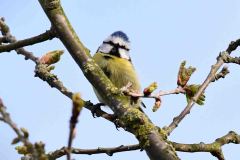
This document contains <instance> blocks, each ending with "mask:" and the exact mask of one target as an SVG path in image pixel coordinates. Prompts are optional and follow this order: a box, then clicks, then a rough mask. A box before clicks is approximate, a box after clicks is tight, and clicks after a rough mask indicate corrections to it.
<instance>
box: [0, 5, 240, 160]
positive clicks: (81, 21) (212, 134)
mask: <svg viewBox="0 0 240 160" xmlns="http://www.w3.org/2000/svg"><path fill="white" fill-rule="evenodd" d="M62 5H63V7H64V9H65V12H66V14H67V16H68V18H69V19H70V21H71V23H72V25H73V27H74V29H75V31H76V32H77V34H78V35H79V36H80V39H81V40H82V41H83V43H84V44H85V45H86V46H87V47H88V48H89V49H90V50H91V53H92V54H93V53H94V52H95V51H96V49H97V48H98V46H99V45H100V44H101V43H102V41H103V39H105V38H106V37H107V36H108V35H109V34H111V33H112V32H114V31H116V30H122V31H124V32H126V33H127V34H128V36H129V37H130V40H131V42H132V50H131V57H132V60H133V63H134V65H135V68H136V70H137V72H138V74H139V78H140V80H141V84H142V86H147V85H148V84H150V83H151V82H153V81H157V82H158V84H159V89H161V90H168V89H173V88H175V87H176V76H177V72H178V67H179V64H180V62H181V61H182V60H187V65H193V66H195V67H197V71H196V73H195V74H194V75H193V77H192V78H191V83H201V82H203V80H204V79H205V77H206V75H207V74H208V72H209V70H210V67H211V65H212V64H214V63H215V62H216V57H217V56H218V54H219V52H220V51H222V50H225V49H226V47H227V46H228V44H229V42H230V41H232V40H236V39H238V38H240V30H239V28H240V9H239V7H240V1H239V0H228V1H226V0H225V1H224V0H211V1H209V0H198V1H197V0H195V1H186V0H182V1H179V0H172V1H159V0H151V1H147V0H121V1H113V0H101V1H96V0H71V1H67V0H62ZM0 16H3V17H5V19H6V23H7V24H8V25H9V27H10V28H11V32H12V34H13V35H15V36H16V37H17V39H24V38H28V37H31V36H34V35H38V34H40V33H42V32H44V31H45V30H47V29H49V27H50V23H49V21H48V19H47V17H46V16H45V14H44V12H43V11H42V9H41V7H40V5H39V3H38V1H37V0H21V1H19V0H0ZM26 49H28V50H29V51H32V52H34V54H35V55H36V56H41V55H43V54H44V53H46V52H48V51H51V50H56V49H64V50H66V49H65V48H64V46H63V45H62V44H61V42H60V41H59V40H58V39H54V40H52V41H47V42H44V43H41V44H37V45H34V46H30V47H26ZM239 53H240V51H239V50H238V51H236V52H235V53H234V55H236V56H239V55H240V54H239ZM55 66H56V69H55V70H54V71H53V73H55V74H56V75H57V76H58V77H59V79H60V80H62V82H63V83H64V85H65V86H66V87H67V88H69V89H70V90H71V91H74V92H80V93H81V95H82V96H83V98H84V99H86V100H91V101H92V102H94V103H96V102H97V99H96V97H95V95H94V93H93V91H92V88H91V85H90V84H89V83H88V81H87V80H86V79H85V77H84V76H83V74H82V72H81V71H80V69H79V68H78V66H77V65H76V64H75V62H74V61H73V59H72V58H71V56H70V55H69V54H68V52H67V51H66V52H65V54H64V55H63V56H62V59H61V61H60V62H59V63H57V64H56V65H55ZM228 66H229V69H230V72H231V73H230V74H229V75H228V76H227V77H226V78H225V79H221V80H219V81H217V82H215V83H213V84H211V85H210V86H209V88H208V89H207V91H206V93H205V94H206V102H205V105H204V106H202V107H199V106H197V105H196V106H195V107H194V108H193V109H192V111H191V114H190V115H188V116H187V117H186V118H185V119H184V120H183V121H182V123H181V124H180V125H179V127H178V128H176V129H175V130H174V132H173V133H172V134H171V136H170V137H169V139H170V140H172V141H176V142H181V143H199V142H205V143H210V142H213V141H214V140H215V139H216V138H218V137H221V136H223V135H225V134H227V133H228V132H229V131H230V130H233V131H236V132H238V133H240V125H239V122H240V117H239V113H240V107H239V99H238V98H239V90H238V89H239V88H240V77H239V75H240V67H239V66H237V65H232V64H231V65H228ZM0 74H1V78H0V97H1V98H2V99H3V100H4V103H5V105H6V106H7V107H8V111H9V112H10V113H11V116H12V119H13V120H14V121H15V122H17V124H18V126H20V127H25V128H27V129H28V130H29V132H30V140H31V141H32V142H35V141H40V140H41V141H43V142H44V143H46V150H47V151H53V150H55V149H59V148H61V147H62V146H64V145H66V144H67V139H68V132H69V127H68V125H69V124H68V122H69V119H70V113H71V101H70V100H69V99H68V98H67V97H65V96H64V95H62V94H61V93H60V92H59V91H57V90H56V89H52V88H50V87H49V86H48V84H47V83H46V82H43V81H42V80H40V79H39V78H35V77H34V63H32V62H31V61H25V60H24V58H23V57H22V56H20V55H17V54H16V53H15V52H9V53H1V54H0ZM162 100H163V103H162V106H161V108H160V110H158V111H157V112H156V113H152V111H151V108H152V105H153V103H154V102H153V100H144V102H145V103H146V105H147V106H148V108H147V109H145V110H144V111H145V112H146V113H147V114H148V115H149V117H151V119H152V121H153V122H154V123H155V124H156V125H159V126H160V127H163V126H165V125H168V124H170V123H171V121H172V118H173V117H174V116H176V115H178V114H179V113H180V112H181V111H182V110H183V108H184V107H185V106H186V100H185V97H184V96H183V95H170V96H166V97H163V98H162ZM106 110H107V109H106ZM107 111H109V110H107ZM77 127H78V129H77V138H76V139H75V140H74V144H73V146H74V147H78V148H97V147H114V146H119V145H128V144H135V143H137V140H136V139H135V137H134V136H133V135H131V134H129V133H127V132H125V131H124V130H122V129H120V131H117V130H116V129H115V126H114V125H113V124H112V123H110V122H108V121H106V120H104V119H102V118H95V119H94V118H92V116H91V113H90V112H89V111H88V110H85V109H84V110H83V112H82V114H81V117H80V123H79V124H78V126H77ZM14 137H15V134H14V133H13V131H12V130H11V129H10V128H9V127H8V126H7V125H6V124H3V123H0V148H1V149H0V157H1V159H4V160H13V159H19V155H18V154H17V153H16V151H15V150H14V147H15V146H11V145H10V143H11V140H12V139H13V138H14ZM223 152H224V155H225V158H226V159H227V160H239V159H240V145H233V144H230V145H225V146H224V147H223ZM178 155H179V157H180V158H181V159H183V160H193V159H199V160H200V159H202V160H203V159H205V160H206V159H208V160H215V159H216V158H215V157H213V156H211V155H210V154H209V153H193V154H192V153H180V152H178ZM73 158H75V159H88V160H95V159H98V160H106V159H109V160H110V159H112V160H123V159H141V160H144V159H148V157H147V156H146V154H145V152H140V151H132V152H124V153H116V154H114V155H113V156H112V157H109V156H107V155H106V154H99V155H92V156H88V155H87V156H86V155H73ZM62 159H65V157H64V158H62Z"/></svg>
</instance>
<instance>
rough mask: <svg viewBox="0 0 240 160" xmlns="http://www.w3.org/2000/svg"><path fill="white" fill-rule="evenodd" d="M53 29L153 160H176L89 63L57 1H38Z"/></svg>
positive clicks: (160, 137) (151, 127)
mask: <svg viewBox="0 0 240 160" xmlns="http://www.w3.org/2000/svg"><path fill="white" fill-rule="evenodd" d="M39 2H40V4H41V5H42V7H43V9H44V11H45V13H46V14H47V16H48V18H49V20H50V21H51V23H52V25H53V27H54V28H55V29H56V32H57V34H58V36H59V38H60V40H61V41H62V42H63V44H64V45H65V47H66V48H67V49H68V51H69V53H70V54H71V55H72V57H73V59H74V60H75V61H76V63H77V64H78V66H79V67H80V68H81V70H82V71H83V73H84V75H85V76H86V78H87V79H88V81H89V82H90V83H91V84H92V85H93V86H94V88H95V89H96V90H97V91H98V93H100V94H101V95H102V96H104V98H105V99H106V104H107V105H108V106H109V107H110V108H111V109H112V110H113V112H114V113H115V114H116V116H117V117H118V118H119V120H120V121H121V122H123V124H125V128H126V129H127V130H128V131H130V132H131V133H133V134H134V135H135V136H136V137H137V138H138V140H139V141H140V143H141V144H142V145H143V146H144V148H145V150H146V151H147V154H148V156H149V157H150V159H152V160H176V159H179V158H178V157H177V155H176V152H175V151H174V149H173V148H172V146H171V145H170V144H169V143H166V142H167V141H166V140H165V139H164V137H163V135H161V134H159V132H158V129H157V128H156V127H155V125H154V124H152V122H151V121H150V120H149V118H148V117H147V116H146V115H145V114H144V113H142V112H140V111H139V110H138V109H136V108H133V107H130V106H129V104H128V101H127V98H124V96H122V95H121V94H120V92H119V89H117V88H116V87H115V86H114V85H113V84H112V83H111V81H110V80H109V79H108V78H107V77H106V75H105V74H104V73H103V71H102V70H101V69H100V68H99V66H98V65H96V64H95V62H94V61H93V60H92V58H91V56H90V54H89V51H88V50H87V49H86V47H85V46H84V45H83V44H82V43H81V42H80V40H79V38H78V36H77V35H76V33H75V32H74V29H73V28H72V26H71V24H70V22H69V21H68V19H67V17H66V16H65V14H64V11H63V9H62V7H61V5H60V1H59V0H39Z"/></svg>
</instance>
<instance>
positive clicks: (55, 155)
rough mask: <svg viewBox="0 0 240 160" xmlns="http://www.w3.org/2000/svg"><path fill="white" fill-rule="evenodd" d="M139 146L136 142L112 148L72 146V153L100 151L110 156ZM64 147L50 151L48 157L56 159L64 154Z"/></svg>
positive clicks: (94, 152)
mask: <svg viewBox="0 0 240 160" xmlns="http://www.w3.org/2000/svg"><path fill="white" fill-rule="evenodd" d="M139 149H140V146H139V145H138V144H135V145H128V146H123V145H121V146H118V147H113V148H102V147H99V148H96V149H79V148H72V150H71V151H72V153H73V154H88V155H92V154H101V153H105V154H107V155H108V156H112V155H113V154H114V153H118V152H125V151H134V150H139ZM66 154H67V153H66V148H65V147H62V148H61V149H59V150H56V151H54V152H50V153H48V156H49V159H57V158H60V157H62V156H64V155H66Z"/></svg>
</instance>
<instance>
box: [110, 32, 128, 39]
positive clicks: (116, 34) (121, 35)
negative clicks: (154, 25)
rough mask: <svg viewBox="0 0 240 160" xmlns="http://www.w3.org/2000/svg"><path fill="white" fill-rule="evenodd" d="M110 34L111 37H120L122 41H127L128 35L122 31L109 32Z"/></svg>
mask: <svg viewBox="0 0 240 160" xmlns="http://www.w3.org/2000/svg"><path fill="white" fill-rule="evenodd" d="M111 36H113V37H120V38H122V39H123V40H124V41H127V42H129V38H128V36H127V35H126V34H125V33H124V32H122V31H116V32H113V33H112V34H111Z"/></svg>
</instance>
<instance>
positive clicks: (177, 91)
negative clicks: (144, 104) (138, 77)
mask: <svg viewBox="0 0 240 160" xmlns="http://www.w3.org/2000/svg"><path fill="white" fill-rule="evenodd" d="M122 91H123V93H124V94H126V95H128V96H132V97H136V98H154V99H158V98H160V97H161V96H166V95H171V94H179V93H185V90H184V89H183V88H182V87H180V86H178V87H177V88H175V89H173V90H168V91H159V92H158V93H157V94H150V95H144V94H143V93H137V92H132V91H129V90H128V89H126V90H122Z"/></svg>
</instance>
